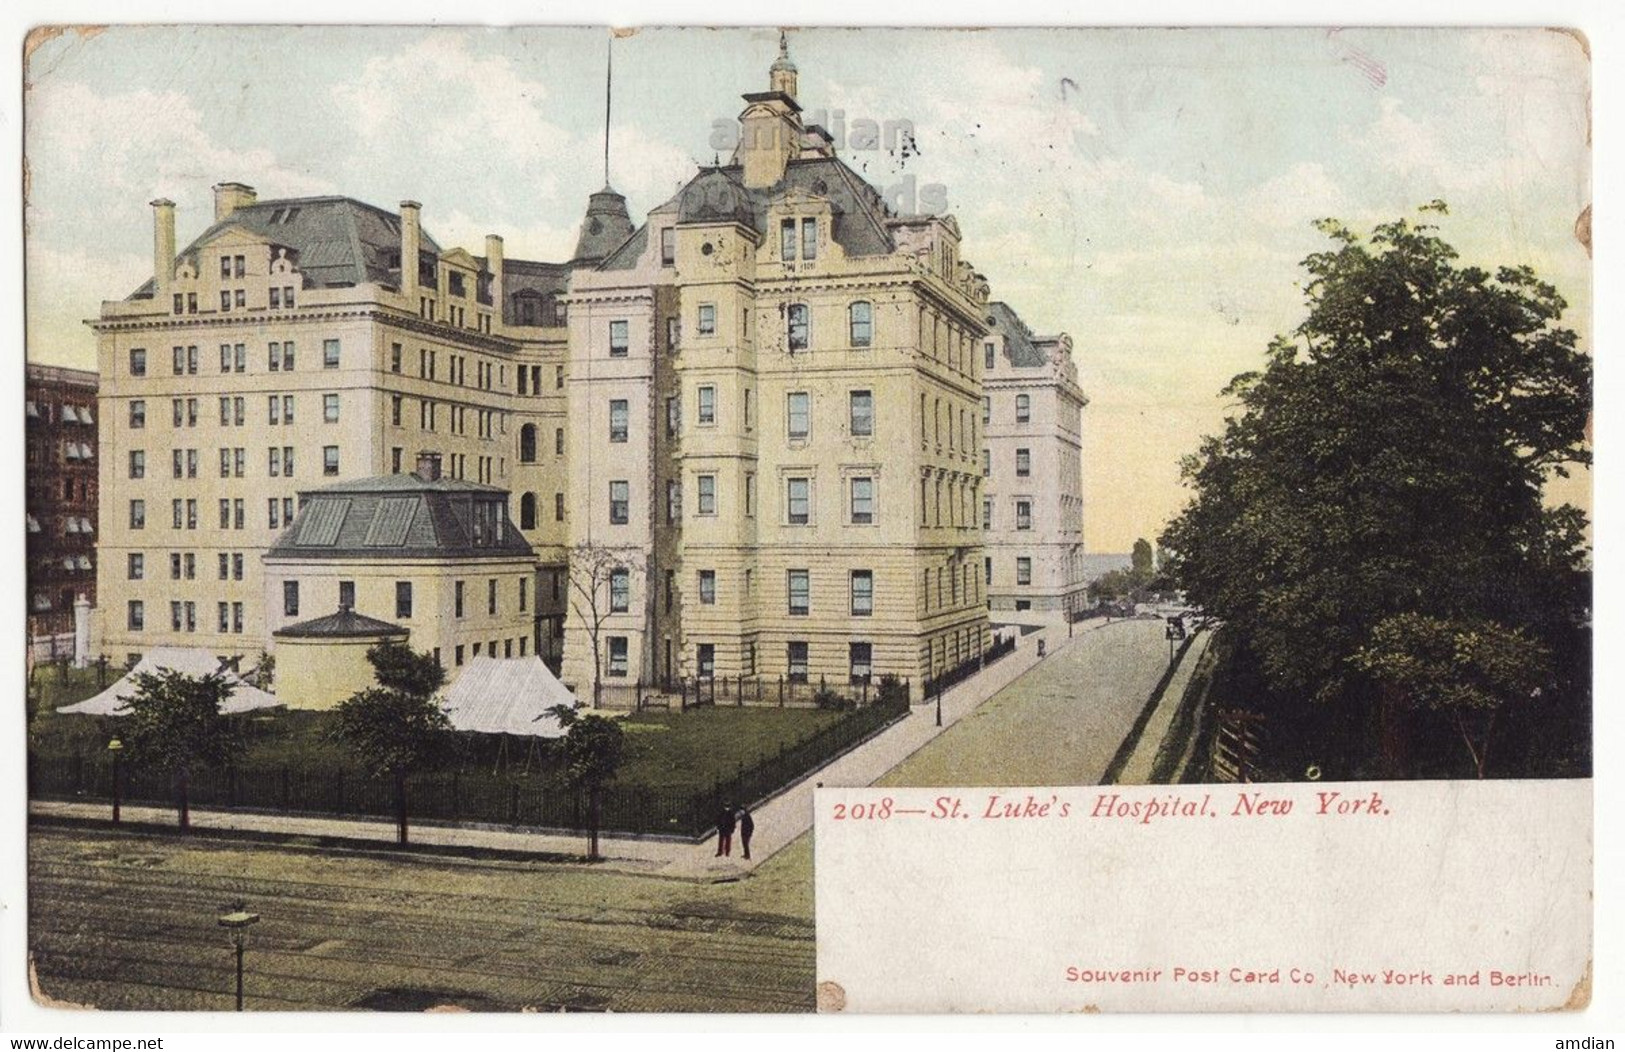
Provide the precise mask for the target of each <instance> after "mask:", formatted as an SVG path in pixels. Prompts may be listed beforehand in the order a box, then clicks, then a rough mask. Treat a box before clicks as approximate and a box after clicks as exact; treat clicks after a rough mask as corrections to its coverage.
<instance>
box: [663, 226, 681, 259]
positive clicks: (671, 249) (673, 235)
mask: <svg viewBox="0 0 1625 1052" xmlns="http://www.w3.org/2000/svg"><path fill="white" fill-rule="evenodd" d="M676 262H677V231H676V229H675V228H673V227H669V226H668V227H662V228H661V231H660V265H661V266H663V267H669V266H672V265H673V264H675V263H676Z"/></svg>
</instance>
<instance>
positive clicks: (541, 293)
mask: <svg viewBox="0 0 1625 1052" xmlns="http://www.w3.org/2000/svg"><path fill="white" fill-rule="evenodd" d="M481 265H482V266H483V265H485V261H484V260H481ZM569 291H570V264H568V263H538V262H534V261H532V260H528V259H507V260H503V262H502V321H503V324H505V325H517V324H518V323H519V319H518V317H517V314H516V312H515V310H514V296H515V295H519V294H526V293H535V294H536V295H537V296H538V297H541V298H546V297H547V296H562V295H564V294H565V293H567V292H569ZM544 324H552V323H551V322H550V321H547V320H545V316H544Z"/></svg>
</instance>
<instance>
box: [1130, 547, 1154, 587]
mask: <svg viewBox="0 0 1625 1052" xmlns="http://www.w3.org/2000/svg"><path fill="white" fill-rule="evenodd" d="M1129 560H1130V566H1131V567H1132V568H1133V570H1134V575H1135V576H1136V577H1140V576H1143V577H1145V578H1146V579H1147V580H1149V579H1150V578H1151V574H1152V572H1153V571H1154V570H1155V568H1156V552H1155V551H1153V550H1152V548H1151V542H1150V541H1148V540H1146V539H1145V538H1144V537H1141V538H1140V539H1139V540H1137V541H1135V542H1134V550H1133V551H1132V552H1130V553H1129Z"/></svg>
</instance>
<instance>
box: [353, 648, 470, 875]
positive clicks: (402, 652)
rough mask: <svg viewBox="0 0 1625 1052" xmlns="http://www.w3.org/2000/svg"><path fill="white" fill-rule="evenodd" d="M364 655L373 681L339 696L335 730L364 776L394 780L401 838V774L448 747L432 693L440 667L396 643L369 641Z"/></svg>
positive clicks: (444, 721)
mask: <svg viewBox="0 0 1625 1052" xmlns="http://www.w3.org/2000/svg"><path fill="white" fill-rule="evenodd" d="M367 661H368V662H369V663H371V665H372V667H373V675H374V678H375V679H377V681H378V686H376V687H368V688H367V689H366V690H362V691H358V692H357V693H355V694H352V695H350V696H349V697H348V698H345V699H344V700H343V701H341V702H339V704H338V707H337V709H336V715H337V717H338V725H337V728H336V730H335V734H336V735H337V737H338V739H339V741H340V742H342V743H343V744H344V746H345V747H346V748H347V749H349V750H350V751H351V752H352V753H354V754H355V756H356V758H357V759H358V760H359V761H360V762H361V763H362V764H363V765H364V766H365V767H366V769H367V773H368V774H369V775H370V776H372V777H374V778H388V779H390V780H391V781H392V782H393V783H394V787H395V821H396V834H397V842H398V843H401V844H405V843H406V842H407V822H406V814H407V807H406V779H407V777H408V776H409V775H411V774H412V773H414V772H416V771H421V770H427V769H432V768H434V767H437V766H439V765H440V764H441V763H443V762H445V760H446V758H447V756H448V755H449V752H450V749H451V734H450V731H451V720H450V719H449V718H448V717H447V716H446V712H445V710H444V709H443V708H441V706H440V702H439V700H438V699H437V698H436V697H435V694H436V692H437V691H439V690H440V688H441V687H442V686H444V685H445V682H446V670H445V669H443V668H441V667H440V665H439V663H438V662H436V661H435V659H434V657H433V656H432V655H430V654H418V653H415V652H414V651H413V650H412V649H411V648H410V647H407V646H406V645H405V644H402V643H381V644H379V645H378V646H375V647H373V648H372V649H370V650H368V651H367Z"/></svg>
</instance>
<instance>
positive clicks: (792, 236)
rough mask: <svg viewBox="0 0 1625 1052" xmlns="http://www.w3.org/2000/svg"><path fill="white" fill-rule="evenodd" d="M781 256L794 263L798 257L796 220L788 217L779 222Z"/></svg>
mask: <svg viewBox="0 0 1625 1052" xmlns="http://www.w3.org/2000/svg"><path fill="white" fill-rule="evenodd" d="M779 258H780V259H782V260H783V261H784V262H786V263H792V262H794V261H795V258H796V221H795V220H794V219H786V220H785V221H784V222H782V223H780V224H779Z"/></svg>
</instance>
